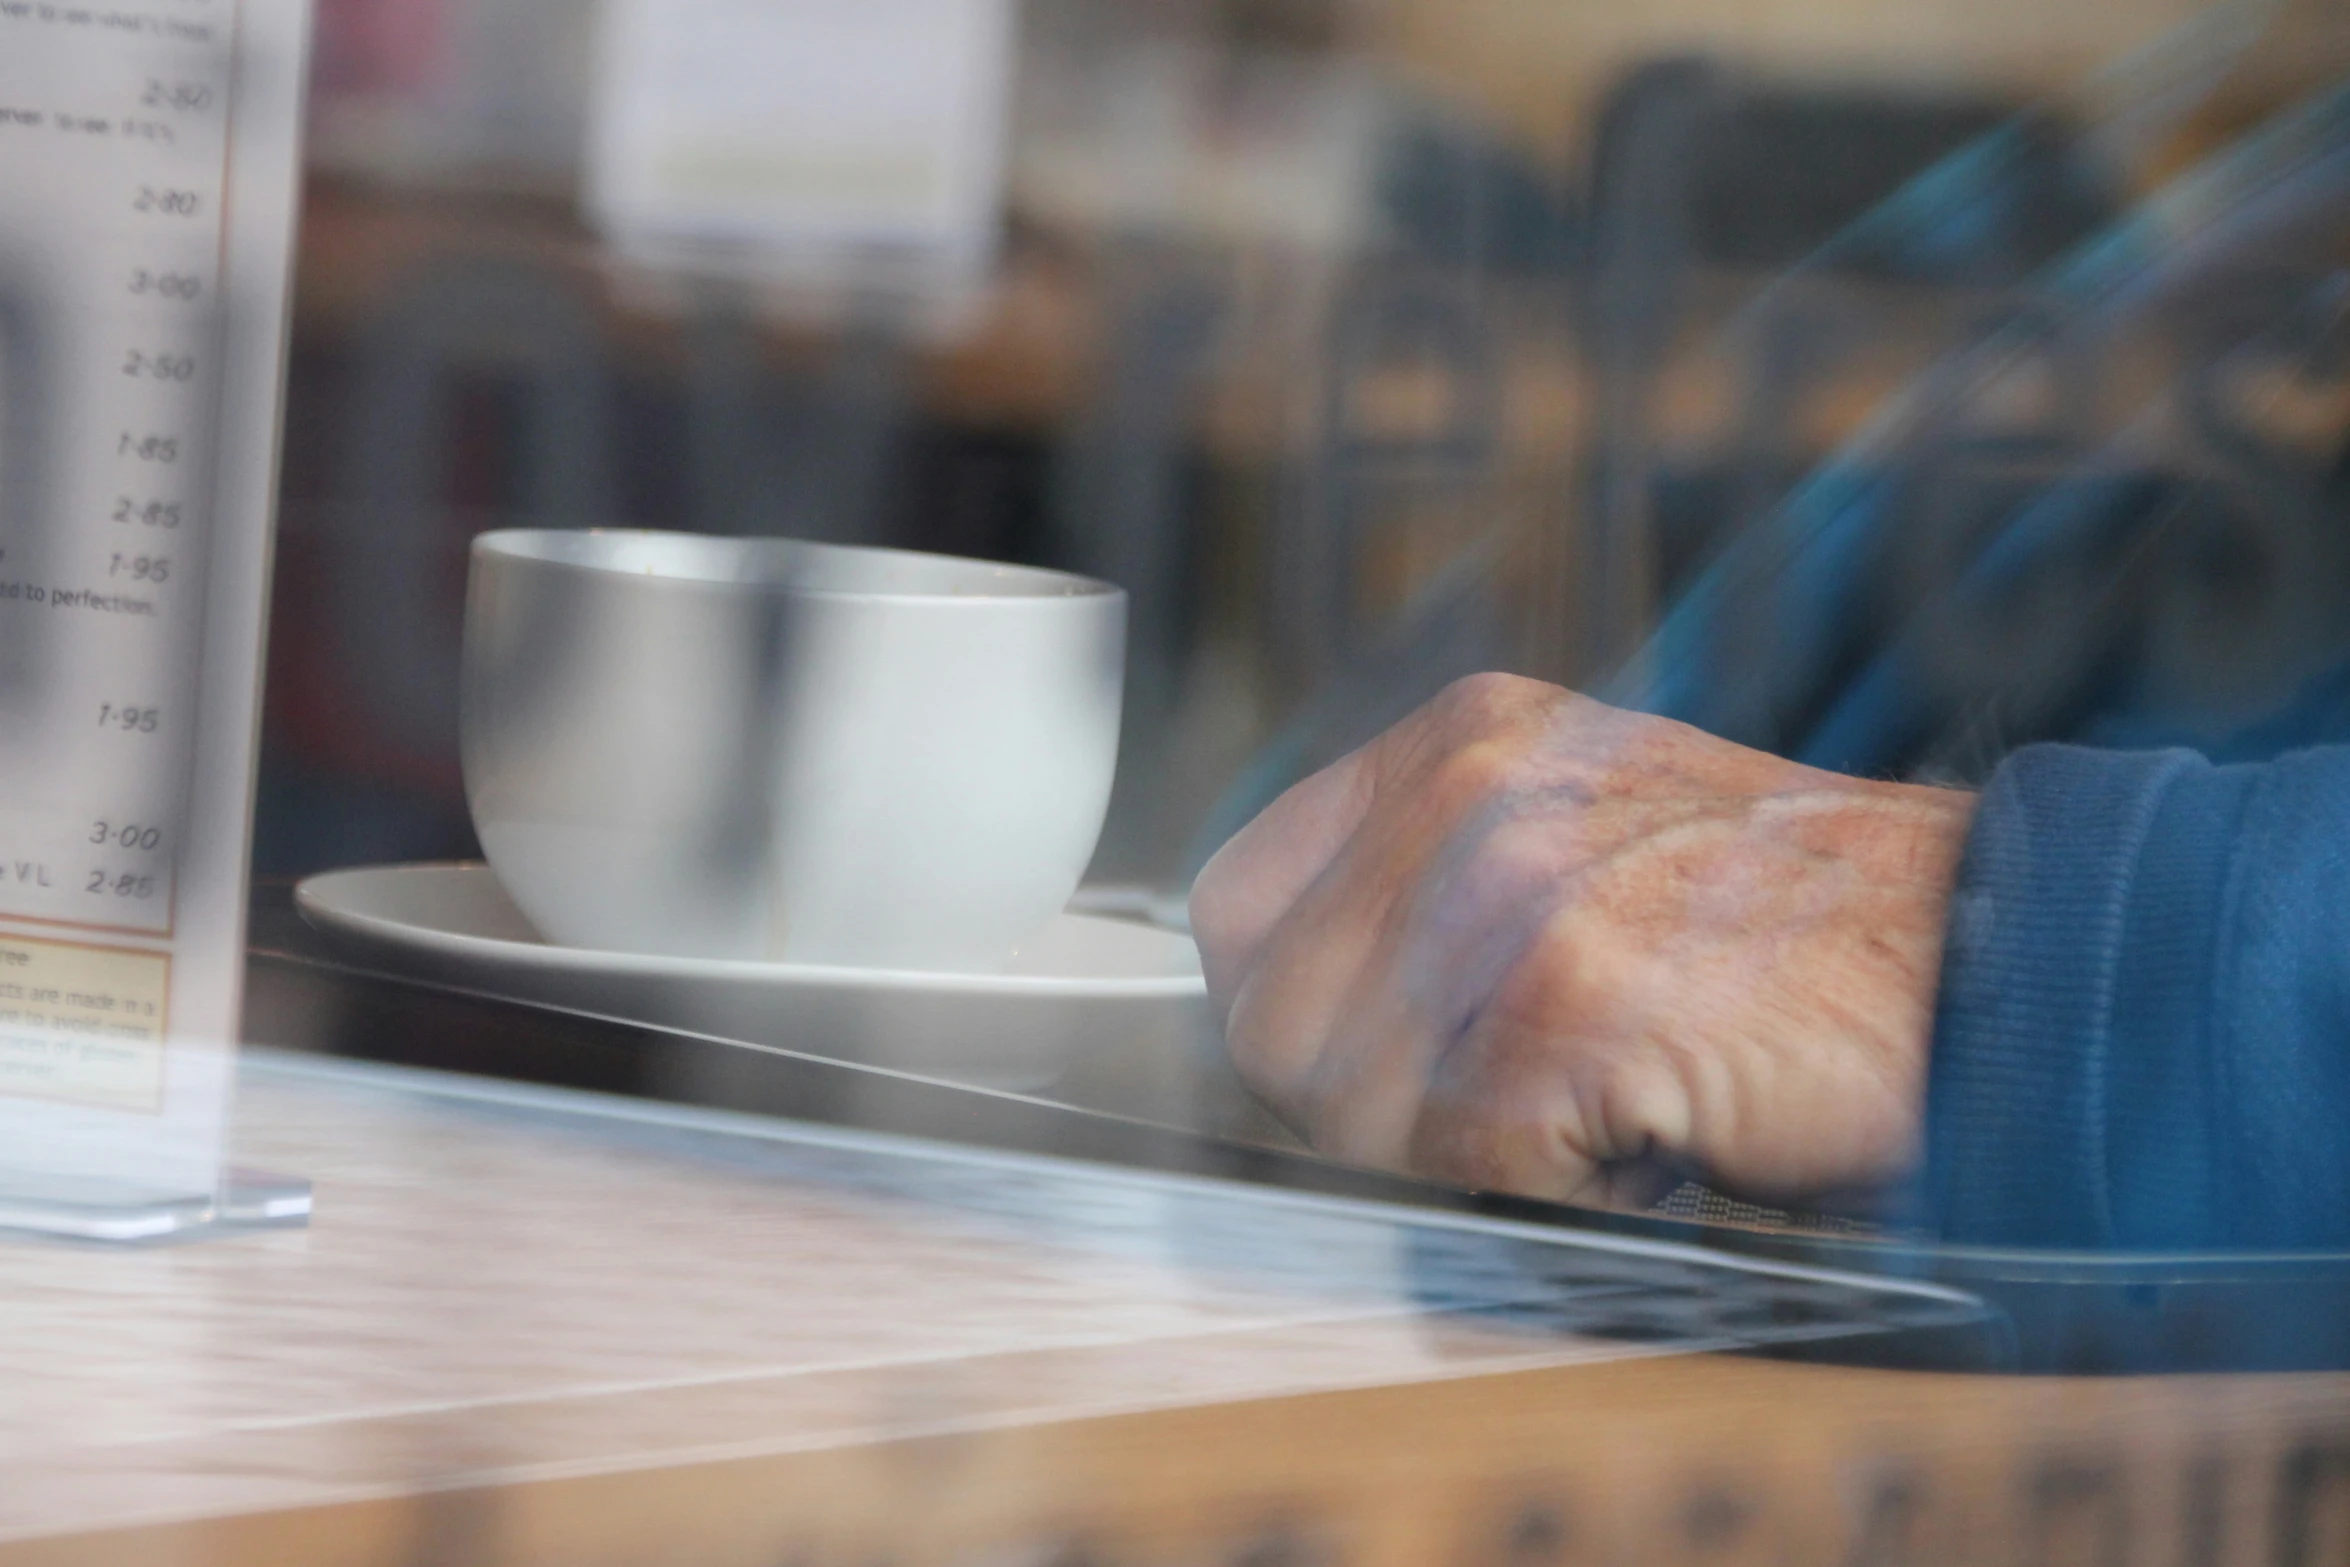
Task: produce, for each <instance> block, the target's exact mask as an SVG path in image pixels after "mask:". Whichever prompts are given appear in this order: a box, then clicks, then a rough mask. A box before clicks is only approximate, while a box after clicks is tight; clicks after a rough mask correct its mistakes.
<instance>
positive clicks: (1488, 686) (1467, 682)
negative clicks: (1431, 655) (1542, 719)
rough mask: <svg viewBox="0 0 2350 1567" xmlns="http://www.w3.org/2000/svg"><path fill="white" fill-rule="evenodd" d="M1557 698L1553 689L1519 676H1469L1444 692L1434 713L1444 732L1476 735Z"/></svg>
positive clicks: (1537, 681)
mask: <svg viewBox="0 0 2350 1567" xmlns="http://www.w3.org/2000/svg"><path fill="white" fill-rule="evenodd" d="M1557 694H1558V691H1557V688H1556V687H1554V686H1546V685H1544V684H1543V683H1542V682H1541V681H1539V680H1528V679H1526V678H1525V677H1523V676H1521V675H1503V674H1482V675H1469V676H1465V677H1464V678H1462V679H1459V680H1456V681H1454V682H1453V683H1452V684H1451V685H1449V686H1447V687H1445V688H1444V690H1443V692H1442V693H1441V694H1439V695H1438V696H1437V698H1436V702H1435V710H1436V712H1437V714H1438V715H1439V716H1440V717H1441V718H1442V720H1443V721H1444V723H1445V725H1446V727H1447V728H1450V729H1454V730H1456V731H1458V730H1466V731H1468V732H1471V733H1476V732H1481V731H1485V730H1490V729H1494V728H1499V727H1501V726H1504V725H1506V724H1508V723H1510V722H1511V721H1512V720H1514V719H1516V718H1517V717H1518V716H1520V715H1521V714H1523V713H1524V712H1525V711H1526V710H1527V709H1528V708H1529V707H1532V706H1535V705H1537V704H1540V703H1544V702H1547V701H1549V700H1551V699H1553V698H1555V697H1556V696H1557Z"/></svg>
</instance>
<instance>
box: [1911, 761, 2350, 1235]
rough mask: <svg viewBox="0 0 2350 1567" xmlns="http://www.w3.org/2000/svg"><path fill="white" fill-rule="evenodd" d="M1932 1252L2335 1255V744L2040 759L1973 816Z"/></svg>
mask: <svg viewBox="0 0 2350 1567" xmlns="http://www.w3.org/2000/svg"><path fill="white" fill-rule="evenodd" d="M1927 1141H1928V1161H1927V1174H1926V1187H1927V1190H1926V1198H1927V1201H1928V1204H1929V1212H1930V1213H1931V1214H1932V1216H1933V1219H1934V1222H1935V1223H1936V1224H1937V1225H1938V1227H1939V1228H1940V1229H1941V1231H1942V1233H1943V1235H1944V1238H1946V1239H1948V1240H1951V1241H1955V1242H1967V1243H1983V1244H2009V1245H2030V1246H2079V1247H2098V1248H2114V1247H2122V1248H2133V1249H2179V1248H2198V1247H2229V1248H2246V1247H2277V1248H2291V1247H2309V1246H2321V1245H2332V1246H2340V1245H2344V1244H2350V746H2344V747H2327V748H2324V749H2318V750H2306V751H2299V752H2294V753H2291V754H2288V755H2285V756H2283V757H2281V758H2279V759H2277V760H2275V761H2271V762H2267V763H2261V764H2253V765H2242V766H2214V765H2212V764H2211V763H2209V762H2206V761H2204V760H2203V759H2202V758H2201V757H2199V756H2197V755H2196V754H2194V753H2192V752H2188V751H2161V752H2150V753H2149V752H2136V753H2133V752H2115V751H2102V750H2086V749H2081V748H2077V747H2071V746H2036V747H2032V748H2030V749H2027V750H2024V751H2020V752H2018V753H2017V754H2016V755H2015V756H2013V757H2012V758H2010V759H2009V760H2008V762H2007V763H2006V765H2005V766H2004V767H2002V768H2001V770H2000V771H1999V772H1998V773H1997V774H1996V775H1995V777H1994V778H1993V780H1992V782H1991V784H1990V787H1989V789H1988V790H1987V792H1986V793H1985V795H1984V799H1983V809H1982V814H1981V817H1980V818H1979V820H1978V821H1977V824H1976V827H1975V831H1974V835H1973V839H1972V842H1971V844H1970V846H1969V849H1968V853H1967V859H1966V864H1965V868H1964V871H1963V873H1962V876H1961V880H1960V886H1959V890H1958V893H1957V896H1956V899H1955V901H1954V903H1953V906H1952V910H1951V928H1950V941H1949V949H1948V957H1947V959H1946V961H1945V966H1944V976H1943V987H1942V999H1941V1013H1940V1019H1939V1026H1938V1030H1937V1038H1936V1041H1935V1048H1934V1062H1933V1070H1932V1086H1931V1091H1930V1096H1929V1102H1928V1137H1927Z"/></svg>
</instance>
